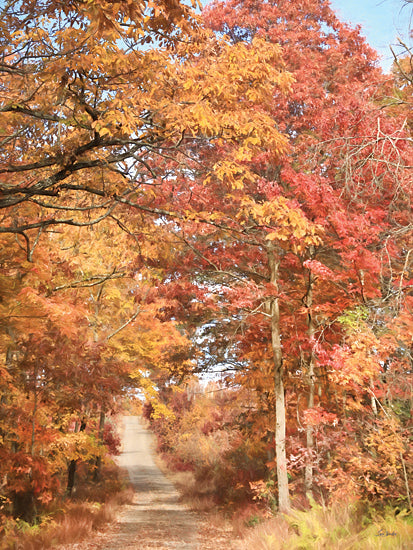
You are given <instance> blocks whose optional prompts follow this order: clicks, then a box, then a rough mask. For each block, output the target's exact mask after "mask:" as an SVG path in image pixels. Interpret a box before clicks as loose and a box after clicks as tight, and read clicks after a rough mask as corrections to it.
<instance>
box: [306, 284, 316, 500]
mask: <svg viewBox="0 0 413 550" xmlns="http://www.w3.org/2000/svg"><path fill="white" fill-rule="evenodd" d="M313 285H314V279H313V276H312V275H311V273H310V275H309V279H308V287H307V295H306V306H307V308H308V321H307V322H308V337H309V339H310V342H311V341H312V339H313V337H314V333H315V326H314V321H313V317H312V313H311V308H312V305H313ZM307 378H308V400H307V407H308V408H309V409H312V408H313V407H314V392H315V383H314V352H313V350H311V352H310V357H309V360H308V370H307ZM306 444H307V462H306V465H305V471H304V487H305V492H306V494H307V496H311V497H312V496H313V471H314V463H313V452H314V428H313V426H311V425H310V424H309V425H307V427H306Z"/></svg>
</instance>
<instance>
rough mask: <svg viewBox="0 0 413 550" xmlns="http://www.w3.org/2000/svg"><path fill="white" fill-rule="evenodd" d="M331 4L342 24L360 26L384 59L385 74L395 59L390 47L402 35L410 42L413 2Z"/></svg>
mask: <svg viewBox="0 0 413 550" xmlns="http://www.w3.org/2000/svg"><path fill="white" fill-rule="evenodd" d="M331 5H332V7H333V9H334V10H335V12H336V13H337V14H338V16H339V17H340V19H341V20H342V21H347V22H349V23H352V24H353V25H355V24H360V25H361V26H362V30H363V34H364V36H366V38H367V42H368V43H369V44H370V45H371V46H373V47H374V48H375V49H376V50H377V51H378V52H379V53H380V55H381V56H382V59H381V65H382V67H383V68H384V70H385V71H388V69H389V68H390V66H391V63H392V60H393V57H392V54H391V51H390V49H389V44H396V43H397V40H396V38H397V37H398V36H399V37H400V38H402V39H403V40H404V42H405V43H406V42H408V34H409V33H408V31H409V29H410V28H411V27H412V23H413V15H412V12H413V3H412V1H411V0H410V1H409V3H406V2H405V1H404V0H331Z"/></svg>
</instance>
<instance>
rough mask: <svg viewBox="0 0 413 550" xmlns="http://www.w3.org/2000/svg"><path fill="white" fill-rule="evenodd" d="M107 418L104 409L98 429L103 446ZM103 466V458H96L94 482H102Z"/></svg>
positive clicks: (101, 412)
mask: <svg viewBox="0 0 413 550" xmlns="http://www.w3.org/2000/svg"><path fill="white" fill-rule="evenodd" d="M105 418H106V416H105V410H104V409H103V407H102V408H101V410H100V416H99V428H98V440H99V442H100V443H102V444H103V434H104V430H105ZM101 466H102V457H101V456H100V455H99V456H97V457H96V460H95V471H94V472H93V481H99V480H100V474H101Z"/></svg>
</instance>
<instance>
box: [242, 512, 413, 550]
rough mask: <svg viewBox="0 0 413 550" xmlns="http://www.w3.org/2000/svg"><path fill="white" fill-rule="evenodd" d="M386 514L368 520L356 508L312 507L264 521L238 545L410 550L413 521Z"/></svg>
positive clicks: (272, 549)
mask: <svg viewBox="0 0 413 550" xmlns="http://www.w3.org/2000/svg"><path fill="white" fill-rule="evenodd" d="M397 512H398V511H397V510H396V511H395V510H391V509H389V510H387V512H385V513H384V514H383V515H380V514H378V515H377V517H375V516H374V513H373V517H369V515H367V514H366V515H364V516H363V513H362V511H361V510H360V509H359V508H358V507H357V506H356V505H354V504H346V503H341V504H339V505H333V506H331V507H328V508H327V507H325V506H318V505H315V504H313V506H312V508H311V509H310V510H306V511H305V510H295V511H292V512H291V514H289V515H288V516H281V515H280V516H278V517H275V518H272V519H270V520H267V521H265V522H264V523H262V524H261V525H259V526H258V527H256V528H255V529H254V530H253V531H251V532H250V533H249V535H247V536H246V537H245V538H244V539H243V540H242V541H241V542H240V544H239V546H238V547H237V548H239V550H251V549H254V550H329V549H334V550H396V549H397V550H408V549H410V548H412V540H413V521H412V518H411V517H408V515H406V514H404V513H403V512H401V513H397ZM371 513H372V511H371V510H370V515H371Z"/></svg>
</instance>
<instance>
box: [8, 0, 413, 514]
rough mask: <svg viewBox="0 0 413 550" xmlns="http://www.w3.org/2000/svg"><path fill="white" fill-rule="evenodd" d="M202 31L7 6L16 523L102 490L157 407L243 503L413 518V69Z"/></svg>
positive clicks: (305, 7) (320, 4)
mask: <svg viewBox="0 0 413 550" xmlns="http://www.w3.org/2000/svg"><path fill="white" fill-rule="evenodd" d="M195 8H196V6H195V5H194V6H190V5H186V4H185V3H180V2H178V1H176V2H175V1H174V2H163V1H158V0H156V1H152V0H150V1H138V2H135V1H134V2H130V1H126V0H120V1H118V2H110V1H107V0H91V1H88V2H75V1H73V2H65V3H61V2H57V1H54V0H47V1H44V2H23V1H22V2H20V1H17V2H12V3H8V4H7V6H6V7H2V8H1V10H2V17H1V21H0V30H1V38H0V86H1V90H2V97H1V103H0V112H1V118H0V143H1V152H0V216H1V227H0V245H1V246H0V352H1V353H0V370H1V373H0V374H1V377H0V392H1V398H0V442H1V447H0V487H1V502H0V514H1V515H2V517H3V518H8V517H20V518H22V519H24V520H27V521H32V520H33V519H34V518H35V517H36V515H38V514H40V513H41V511H42V510H44V509H46V508H47V507H48V506H49V505H50V504H51V503H53V502H56V501H57V500H58V499H59V498H63V497H64V496H65V495H66V496H68V495H70V494H73V492H75V491H76V471H77V468H78V467H82V468H84V469H85V471H87V472H88V475H89V477H90V478H91V479H94V480H95V481H96V482H98V481H99V478H100V475H101V467H102V461H103V462H104V461H105V459H106V458H105V457H107V456H108V454H109V453H110V452H112V453H113V452H115V451H116V436H115V435H114V433H113V431H112V429H111V428H110V427H108V426H110V424H107V422H106V421H107V418H108V417H109V416H110V415H111V414H112V413H115V412H119V411H120V410H121V401H122V398H123V397H125V396H127V395H136V394H139V395H140V396H144V397H145V398H146V401H147V405H146V409H145V410H146V415H147V417H148V418H149V419H150V420H151V422H152V424H153V427H154V429H155V431H156V432H157V433H158V435H159V438H160V439H159V441H160V449H161V450H162V452H164V453H167V454H168V456H169V459H168V460H170V462H171V463H173V464H174V465H175V467H176V468H181V469H190V470H191V471H193V472H194V474H195V476H196V478H197V479H198V480H199V483H200V484H202V483H204V484H205V483H207V484H209V487H210V489H211V490H212V491H213V492H214V494H215V495H216V496H217V497H218V499H219V500H220V501H221V502H224V501H226V502H232V503H233V502H235V501H237V500H240V499H245V498H251V499H255V500H256V501H257V500H260V501H262V502H263V503H264V504H265V506H266V507H267V508H268V510H270V511H275V510H276V509H279V510H281V511H288V510H290V508H291V505H293V506H294V505H300V506H305V505H307V504H308V503H309V502H314V499H315V501H317V500H322V501H323V502H328V501H329V502H337V501H340V499H343V498H347V497H353V498H358V499H360V500H364V501H367V502H369V503H372V504H374V505H382V504H385V503H389V502H392V503H398V504H399V505H402V506H405V507H406V508H409V507H410V509H411V491H412V487H411V478H412V470H413V463H412V458H411V457H412V456H413V453H412V447H411V429H412V425H411V391H412V372H411V371H412V339H411V334H412V332H413V317H412V308H413V298H412V281H413V279H412V272H411V266H412V260H413V253H412V235H413V232H412V222H413V220H412V209H411V204H412V199H413V197H412V184H411V166H412V160H413V159H412V134H411V131H412V120H411V86H412V78H411V76H412V71H411V60H412V57H411V55H410V52H409V50H408V48H407V47H405V50H404V51H403V54H402V55H401V56H400V57H399V58H397V59H396V62H395V64H394V68H393V72H392V74H391V75H383V74H382V72H381V70H380V69H379V68H378V65H377V60H376V54H375V52H374V51H373V50H372V49H371V48H370V47H369V46H368V44H367V43H366V42H365V40H364V38H363V37H362V36H361V34H360V29H354V28H351V27H350V26H348V25H346V24H344V23H342V22H341V21H339V19H338V18H337V16H336V15H335V14H334V12H333V11H332V9H331V7H330V5H329V2H326V1H322V0H305V1H302V2H289V1H286V0H280V1H278V2H273V3H268V2H261V1H258V0H228V1H227V2H215V3H213V4H211V5H209V6H208V7H207V8H206V9H205V10H204V12H203V14H202V17H201V16H199V15H197V13H196V10H195ZM199 373H203V374H206V375H207V376H209V377H211V376H212V377H213V378H216V380H215V382H217V377H218V375H219V380H220V383H219V384H218V383H216V384H215V382H214V383H213V384H211V385H210V386H208V391H207V392H206V393H205V391H204V388H203V386H202V385H201V386H198V385H197V383H196V382H194V378H193V375H194V374H199ZM208 392H210V393H208ZM105 426H106V427H105ZM258 497H259V498H258Z"/></svg>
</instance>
